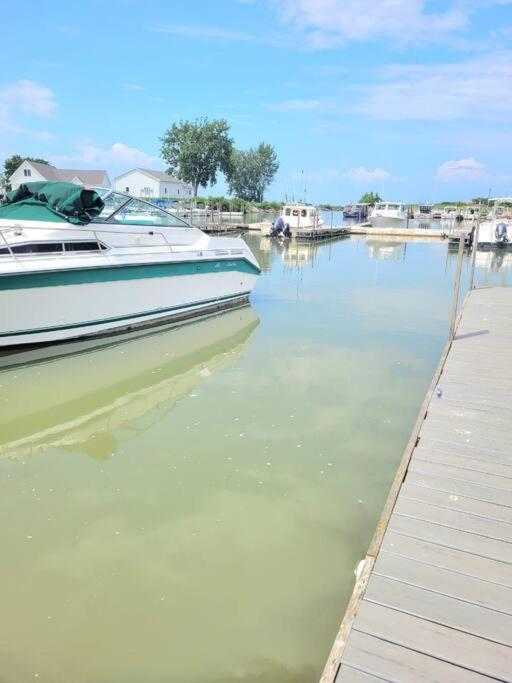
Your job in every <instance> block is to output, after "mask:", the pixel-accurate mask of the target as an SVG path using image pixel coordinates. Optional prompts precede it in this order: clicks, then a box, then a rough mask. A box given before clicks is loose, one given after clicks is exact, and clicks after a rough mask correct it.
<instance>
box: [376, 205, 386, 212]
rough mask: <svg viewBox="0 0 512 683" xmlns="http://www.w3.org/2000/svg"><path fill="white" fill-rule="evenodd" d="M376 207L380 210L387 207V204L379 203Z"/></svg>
mask: <svg viewBox="0 0 512 683" xmlns="http://www.w3.org/2000/svg"><path fill="white" fill-rule="evenodd" d="M375 208H376V209H377V210H378V211H382V210H383V209H385V208H386V205H385V204H377V205H376V206H375Z"/></svg>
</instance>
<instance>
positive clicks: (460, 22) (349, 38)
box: [276, 0, 468, 48]
mask: <svg viewBox="0 0 512 683" xmlns="http://www.w3.org/2000/svg"><path fill="white" fill-rule="evenodd" d="M276 4H277V6H278V8H279V12H280V16H281V20H282V21H283V23H284V24H286V25H289V26H292V27H293V28H295V29H298V30H299V31H301V32H303V33H304V35H305V40H306V42H307V43H308V44H309V46H310V47H312V48H328V47H335V46H337V45H340V44H343V43H346V42H354V41H358V42H360V41H366V40H371V39H382V40H394V41H397V42H399V43H408V42H427V41H428V42H433V41H436V40H439V39H440V38H441V37H442V36H446V35H451V34H454V33H457V32H460V31H462V30H463V29H466V28H467V26H468V16H467V14H466V13H465V12H463V11H462V10H460V9H457V8H453V9H448V10H447V11H445V12H428V11H427V10H426V5H427V1H426V0H378V1H376V0H314V2H313V1H312V0H276Z"/></svg>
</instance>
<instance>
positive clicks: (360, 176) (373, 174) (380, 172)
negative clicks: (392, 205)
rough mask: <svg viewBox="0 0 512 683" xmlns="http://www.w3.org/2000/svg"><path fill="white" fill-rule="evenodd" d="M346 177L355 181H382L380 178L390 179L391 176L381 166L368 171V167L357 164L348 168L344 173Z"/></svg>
mask: <svg viewBox="0 0 512 683" xmlns="http://www.w3.org/2000/svg"><path fill="white" fill-rule="evenodd" d="M345 175H346V176H347V177H348V178H350V179H351V180H355V181H356V182H364V183H368V182H373V181H378V180H380V181H382V180H391V179H392V178H393V176H392V175H391V173H388V171H385V170H384V169H383V168H374V169H373V171H370V170H369V169H367V168H365V167H364V166H358V167H357V168H350V169H349V170H348V171H347V172H346V174H345Z"/></svg>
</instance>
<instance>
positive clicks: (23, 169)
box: [9, 161, 111, 190]
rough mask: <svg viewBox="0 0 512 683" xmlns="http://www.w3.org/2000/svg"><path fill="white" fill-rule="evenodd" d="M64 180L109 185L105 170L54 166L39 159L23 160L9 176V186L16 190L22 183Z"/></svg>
mask: <svg viewBox="0 0 512 683" xmlns="http://www.w3.org/2000/svg"><path fill="white" fill-rule="evenodd" d="M44 180H46V181H49V182H57V181H60V182H66V183H75V185H85V186H87V187H111V183H110V178H109V177H108V174H107V172H106V171H87V170H83V169H74V168H55V166H51V165H50V164H42V163H41V162H39V161H24V162H23V163H22V164H20V165H19V166H18V168H17V169H16V170H15V171H14V173H13V174H12V176H11V177H10V178H9V182H10V184H11V188H12V189H13V190H16V189H17V188H18V187H19V186H20V185H21V184H22V183H31V182H35V181H44Z"/></svg>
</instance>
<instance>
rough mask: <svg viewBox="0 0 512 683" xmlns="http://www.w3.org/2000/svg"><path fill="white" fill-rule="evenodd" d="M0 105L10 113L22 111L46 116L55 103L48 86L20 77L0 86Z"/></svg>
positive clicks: (52, 109)
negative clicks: (15, 80) (20, 78)
mask: <svg viewBox="0 0 512 683" xmlns="http://www.w3.org/2000/svg"><path fill="white" fill-rule="evenodd" d="M0 107H1V108H2V109H3V110H4V111H8V112H9V113H10V114H14V113H16V112H22V113H24V114H34V115H36V116H43V117H47V116H51V115H52V114H53V113H54V112H55V109H56V108H57V103H56V101H55V95H54V93H53V91H52V90H50V88H47V87H46V86H45V85H40V84H39V83H35V82H34V81H29V80H25V79H22V80H19V81H17V82H16V83H10V84H7V85H4V86H0Z"/></svg>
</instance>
